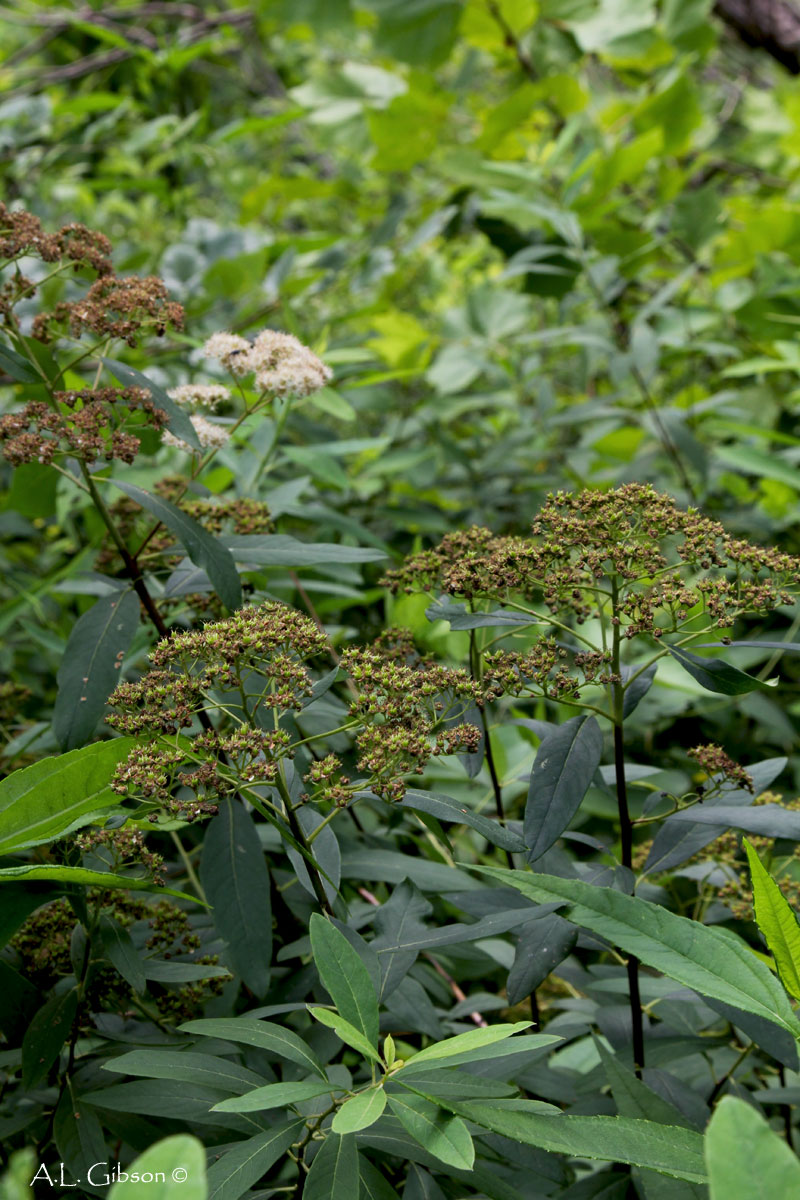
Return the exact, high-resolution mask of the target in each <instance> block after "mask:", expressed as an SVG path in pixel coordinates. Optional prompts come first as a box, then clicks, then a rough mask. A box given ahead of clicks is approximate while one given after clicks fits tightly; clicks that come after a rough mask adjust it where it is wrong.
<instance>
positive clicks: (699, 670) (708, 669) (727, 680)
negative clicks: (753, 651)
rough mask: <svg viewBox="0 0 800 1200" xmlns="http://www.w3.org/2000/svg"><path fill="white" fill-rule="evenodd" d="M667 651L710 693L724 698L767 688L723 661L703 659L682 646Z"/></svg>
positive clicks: (752, 676)
mask: <svg viewBox="0 0 800 1200" xmlns="http://www.w3.org/2000/svg"><path fill="white" fill-rule="evenodd" d="M666 649H667V650H669V652H670V654H671V655H672V657H673V658H674V659H675V660H676V662H679V663H680V665H681V666H682V667H683V669H684V671H686V672H687V674H689V675H691V677H692V679H696V680H697V682H698V683H699V684H700V685H701V687H704V688H705V689H706V691H708V692H718V693H720V694H721V695H723V696H742V695H744V694H745V693H746V692H752V691H754V690H755V689H756V688H764V687H766V686H767V685H766V684H765V683H763V682H762V681H761V680H760V679H756V678H755V676H754V675H747V674H746V673H745V672H744V671H740V670H739V669H738V667H732V666H731V665H730V663H726V662H723V661H722V659H718V658H701V657H700V656H699V655H697V654H692V653H691V652H690V651H689V650H684V648H683V647H682V646H667V647H666Z"/></svg>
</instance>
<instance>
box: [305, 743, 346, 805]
mask: <svg viewBox="0 0 800 1200" xmlns="http://www.w3.org/2000/svg"><path fill="white" fill-rule="evenodd" d="M341 767H342V761H341V759H340V758H339V757H338V756H337V755H336V754H326V755H325V757H324V758H319V759H316V761H315V762H313V763H312V764H311V766H310V768H309V770H308V773H307V774H306V775H304V776H303V781H304V782H305V783H308V784H310V785H311V787H312V788H313V796H312V797H310V796H309V795H308V793H307V792H306V793H305V798H306V799H311V798H313V799H314V800H315V801H316V802H317V803H319V802H324V803H327V804H335V805H336V806H337V808H346V807H347V805H348V804H349V803H350V801H351V799H352V797H353V788H351V786H350V776H349V775H343V774H342V773H341Z"/></svg>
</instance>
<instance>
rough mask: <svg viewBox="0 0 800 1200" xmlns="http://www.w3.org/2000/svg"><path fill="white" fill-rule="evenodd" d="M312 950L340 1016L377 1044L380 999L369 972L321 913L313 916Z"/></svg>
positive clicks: (369, 1040)
mask: <svg viewBox="0 0 800 1200" xmlns="http://www.w3.org/2000/svg"><path fill="white" fill-rule="evenodd" d="M310 929H311V950H312V953H313V956H314V964H315V966H316V968H317V970H318V972H319V977H320V979H321V980H322V983H323V985H324V986H325V988H326V989H327V991H328V994H329V995H330V997H331V999H332V1000H333V1003H334V1004H335V1005H336V1009H337V1011H338V1013H339V1015H340V1016H342V1017H344V1019H345V1020H346V1021H348V1022H349V1023H350V1024H351V1025H353V1026H354V1027H355V1028H356V1029H358V1030H359V1032H360V1033H362V1034H363V1035H364V1037H365V1038H366V1039H367V1041H368V1042H369V1043H370V1044H371V1045H372V1046H377V1045H378V1000H377V997H376V995H375V989H374V988H373V986H372V980H371V979H370V976H369V971H368V970H367V968H366V967H365V965H364V963H363V962H362V961H361V957H360V956H359V954H358V952H357V951H356V950H355V949H354V948H353V947H352V946H351V945H350V943H349V942H348V940H347V938H346V937H345V936H344V934H343V933H340V931H339V930H338V929H337V928H336V926H335V925H332V924H331V922H330V921H328V920H326V919H325V917H321V916H320V915H319V913H314V914H313V916H312V917H311V926H310Z"/></svg>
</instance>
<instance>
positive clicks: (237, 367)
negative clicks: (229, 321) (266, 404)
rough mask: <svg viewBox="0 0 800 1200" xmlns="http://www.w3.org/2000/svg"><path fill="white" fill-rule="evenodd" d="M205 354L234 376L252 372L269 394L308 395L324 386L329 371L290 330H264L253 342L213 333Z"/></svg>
mask: <svg viewBox="0 0 800 1200" xmlns="http://www.w3.org/2000/svg"><path fill="white" fill-rule="evenodd" d="M205 354H206V356H207V357H208V358H215V359H217V360H218V362H221V363H222V365H223V366H224V367H225V368H226V370H228V371H230V373H231V374H232V375H234V376H236V377H237V378H244V377H245V376H248V375H255V383H256V387H257V388H258V390H259V391H260V392H263V393H265V394H267V395H270V396H297V397H304V396H310V395H312V393H313V392H316V391H319V389H320V388H323V387H325V385H326V383H328V382H329V381H330V379H331V371H330V368H329V367H326V366H325V364H324V363H323V362H322V361H321V359H319V358H317V356H316V354H314V352H313V351H312V350H309V348H308V346H304V345H303V343H302V342H301V341H300V340H299V339H298V338H296V337H294V336H293V334H291V333H280V332H279V331H277V330H274V329H265V330H263V332H261V333H259V334H258V336H257V337H256V339H255V341H253V342H249V341H248V340H247V338H243V337H240V336H239V335H238V334H235V333H213V334H212V335H211V337H210V338H209V339H208V341H207V342H206V344H205Z"/></svg>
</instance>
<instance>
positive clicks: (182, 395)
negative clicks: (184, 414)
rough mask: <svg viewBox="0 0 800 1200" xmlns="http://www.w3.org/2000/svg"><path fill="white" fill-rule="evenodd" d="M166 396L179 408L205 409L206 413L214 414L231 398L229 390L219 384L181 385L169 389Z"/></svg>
mask: <svg viewBox="0 0 800 1200" xmlns="http://www.w3.org/2000/svg"><path fill="white" fill-rule="evenodd" d="M167 395H168V396H169V398H170V400H174V401H175V403H176V404H180V406H181V408H191V409H195V408H205V409H207V410H208V412H216V410H217V409H218V408H219V406H220V405H221V404H224V403H225V401H226V400H230V398H231V393H230V391H229V389H228V388H226V387H223V386H222V384H221V383H182V384H181V385H180V386H179V387H174V388H170V389H169V391H168V392H167Z"/></svg>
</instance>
